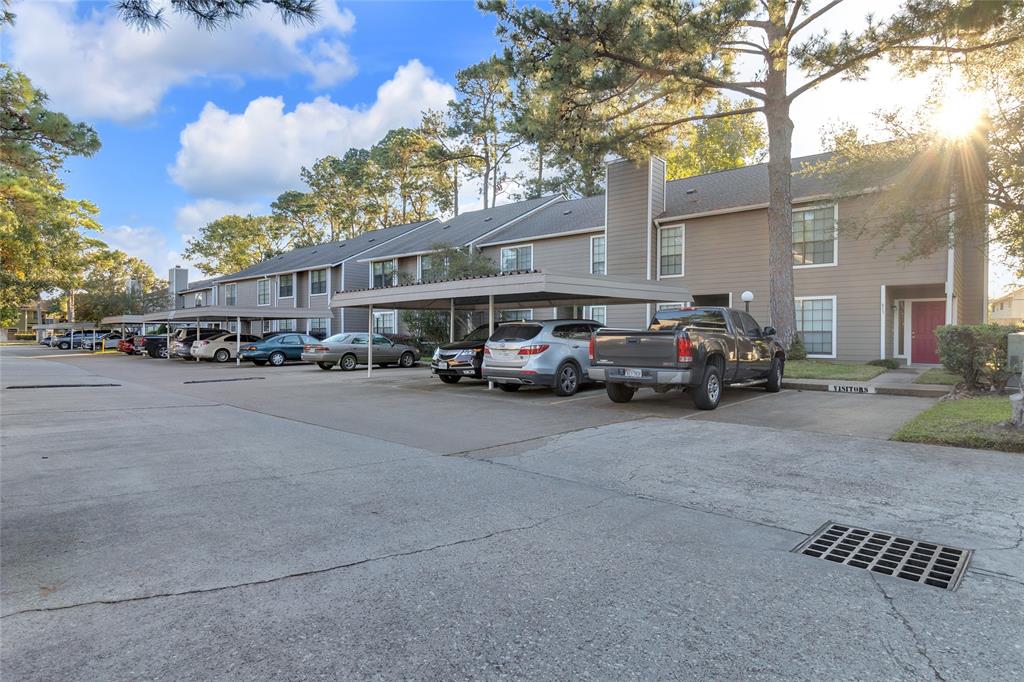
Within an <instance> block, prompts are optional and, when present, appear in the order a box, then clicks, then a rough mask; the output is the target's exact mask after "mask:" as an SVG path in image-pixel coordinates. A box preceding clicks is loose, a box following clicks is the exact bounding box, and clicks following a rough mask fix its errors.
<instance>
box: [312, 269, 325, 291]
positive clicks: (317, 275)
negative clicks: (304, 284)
mask: <svg viewBox="0 0 1024 682" xmlns="http://www.w3.org/2000/svg"><path fill="white" fill-rule="evenodd" d="M309 293H310V295H311V296H315V295H316V294H326V293H327V270H313V271H312V272H310V273H309Z"/></svg>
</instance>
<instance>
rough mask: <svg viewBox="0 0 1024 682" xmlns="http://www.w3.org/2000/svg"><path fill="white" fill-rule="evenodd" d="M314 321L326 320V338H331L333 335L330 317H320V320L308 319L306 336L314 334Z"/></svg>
mask: <svg viewBox="0 0 1024 682" xmlns="http://www.w3.org/2000/svg"><path fill="white" fill-rule="evenodd" d="M314 319H319V320H324V321H326V322H327V326H326V327H324V338H325V339H326V338H327V337H328V336H330V335H331V318H330V317H319V318H312V317H311V318H308V319H307V320H306V334H311V333H312V332H313V320H314Z"/></svg>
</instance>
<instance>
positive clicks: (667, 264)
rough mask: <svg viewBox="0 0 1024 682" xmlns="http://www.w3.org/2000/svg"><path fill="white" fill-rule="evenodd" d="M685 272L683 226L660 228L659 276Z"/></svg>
mask: <svg viewBox="0 0 1024 682" xmlns="http://www.w3.org/2000/svg"><path fill="white" fill-rule="evenodd" d="M682 274H683V226H682V225H678V226H676V227H663V228H661V229H660V230H658V277H678V276H680V275H682Z"/></svg>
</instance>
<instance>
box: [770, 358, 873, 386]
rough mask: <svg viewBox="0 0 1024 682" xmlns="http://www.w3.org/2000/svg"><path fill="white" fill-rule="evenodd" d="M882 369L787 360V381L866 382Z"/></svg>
mask: <svg viewBox="0 0 1024 682" xmlns="http://www.w3.org/2000/svg"><path fill="white" fill-rule="evenodd" d="M885 371H886V369H885V368H884V367H875V366H874V365H862V364H858V363H855V362H829V361H827V360H787V361H786V378H787V379H846V380H850V381H867V380H868V379H874V378H875V377H877V376H878V375H879V374H882V373H883V372H885Z"/></svg>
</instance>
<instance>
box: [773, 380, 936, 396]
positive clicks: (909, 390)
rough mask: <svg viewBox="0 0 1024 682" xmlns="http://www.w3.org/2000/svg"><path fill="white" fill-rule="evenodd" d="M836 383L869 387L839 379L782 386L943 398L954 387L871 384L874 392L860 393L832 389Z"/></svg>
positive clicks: (807, 389) (788, 382) (783, 383)
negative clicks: (833, 381) (831, 381)
mask: <svg viewBox="0 0 1024 682" xmlns="http://www.w3.org/2000/svg"><path fill="white" fill-rule="evenodd" d="M835 384H840V385H850V386H858V387H860V386H863V387H865V388H868V387H869V385H868V384H864V383H853V384H843V383H842V382H840V381H838V380H837V381H836V382H835V383H834V384H828V383H820V384H819V383H805V382H803V381H786V380H783V382H782V387H783V388H789V389H793V390H797V391H822V392H829V393H855V394H857V395H902V396H907V397H911V398H941V397H942V396H944V395H946V394H948V393H949V391H950V389H951V388H952V387H950V388H949V389H947V388H945V387H942V388H939V387H931V386H921V385H918V386H913V385H908V386H870V388H872V389H874V390H873V392H872V393H860V392H858V391H835V390H830V387H831V386H833V385H835Z"/></svg>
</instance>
